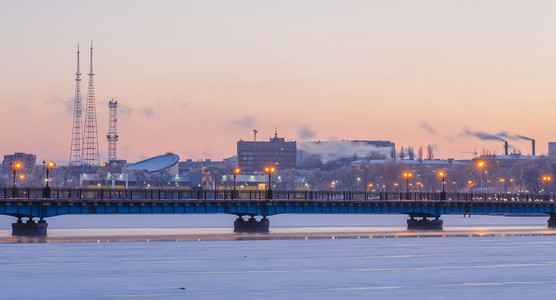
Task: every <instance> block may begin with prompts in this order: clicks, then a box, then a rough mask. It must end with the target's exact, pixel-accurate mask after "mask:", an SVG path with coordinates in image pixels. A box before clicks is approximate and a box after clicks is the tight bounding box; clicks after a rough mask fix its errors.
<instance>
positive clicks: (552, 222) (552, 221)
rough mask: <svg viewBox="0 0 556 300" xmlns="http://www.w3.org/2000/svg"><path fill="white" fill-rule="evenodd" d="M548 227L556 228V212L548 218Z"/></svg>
mask: <svg viewBox="0 0 556 300" xmlns="http://www.w3.org/2000/svg"><path fill="white" fill-rule="evenodd" d="M548 227H549V228H556V214H550V218H549V219H548Z"/></svg>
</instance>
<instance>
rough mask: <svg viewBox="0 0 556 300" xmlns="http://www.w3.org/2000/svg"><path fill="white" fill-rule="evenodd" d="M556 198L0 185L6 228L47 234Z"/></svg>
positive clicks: (438, 224)
mask: <svg viewBox="0 0 556 300" xmlns="http://www.w3.org/2000/svg"><path fill="white" fill-rule="evenodd" d="M555 204H556V202H555V201H554V196H553V195H535V194H507V193H501V194H471V193H453V194H451V193H414V192H410V193H406V192H401V193H386V192H378V193H377V192H354V191H344V192H339V191H275V190H271V191H233V190H182V189H171V190H170V189H162V190H157V189H57V188H53V189H46V188H16V189H14V188H0V214H2V215H9V216H13V217H16V218H17V221H16V222H15V223H12V235H46V234H47V227H48V224H47V223H46V218H49V217H54V216H60V215H67V214H233V215H236V216H238V218H237V219H236V220H235V222H234V231H236V232H268V231H269V228H270V222H269V219H268V217H270V216H273V215H277V214H406V215H408V216H409V219H408V220H407V228H408V229H409V230H412V229H431V230H441V229H442V225H443V221H442V220H441V219H440V217H441V216H442V215H445V214H467V215H471V214H475V215H501V214H512V215H531V214H546V215H547V216H549V219H548V227H555V228H556V210H555V207H554V205H555ZM24 221H25V222H24Z"/></svg>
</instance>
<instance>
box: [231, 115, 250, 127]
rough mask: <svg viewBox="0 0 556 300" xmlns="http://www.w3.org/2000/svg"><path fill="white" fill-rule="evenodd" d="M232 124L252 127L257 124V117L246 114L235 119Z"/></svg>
mask: <svg viewBox="0 0 556 300" xmlns="http://www.w3.org/2000/svg"><path fill="white" fill-rule="evenodd" d="M231 124H232V126H234V127H238V128H251V127H253V126H254V125H255V118H253V117H252V116H245V117H243V118H241V119H238V120H233V121H232V122H231Z"/></svg>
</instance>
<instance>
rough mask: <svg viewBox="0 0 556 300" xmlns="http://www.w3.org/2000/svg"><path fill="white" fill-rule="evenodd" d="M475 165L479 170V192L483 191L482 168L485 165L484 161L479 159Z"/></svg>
mask: <svg viewBox="0 0 556 300" xmlns="http://www.w3.org/2000/svg"><path fill="white" fill-rule="evenodd" d="M477 167H478V168H479V170H480V171H481V193H482V192H483V168H484V167H485V162H484V161H482V160H480V161H478V162H477Z"/></svg>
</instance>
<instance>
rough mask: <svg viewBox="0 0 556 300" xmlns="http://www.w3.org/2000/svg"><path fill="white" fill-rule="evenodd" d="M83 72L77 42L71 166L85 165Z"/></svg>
mask: <svg viewBox="0 0 556 300" xmlns="http://www.w3.org/2000/svg"><path fill="white" fill-rule="evenodd" d="M81 113H82V110H81V72H80V71H79V44H77V73H75V99H74V102H73V130H72V133H71V149H70V159H69V165H70V167H78V166H81V165H83V160H82V157H81V154H82V152H81V146H82V143H83V141H82V139H81V138H82V137H81V134H82V133H83V131H82V128H81V124H82V122H83V120H82V118H81Z"/></svg>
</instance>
